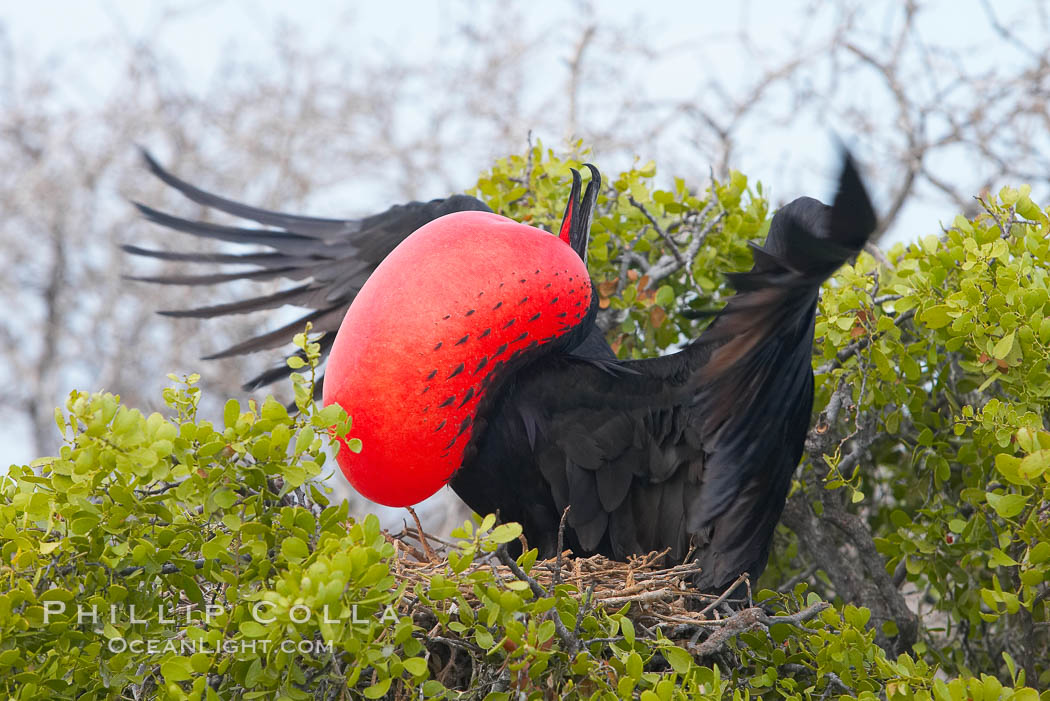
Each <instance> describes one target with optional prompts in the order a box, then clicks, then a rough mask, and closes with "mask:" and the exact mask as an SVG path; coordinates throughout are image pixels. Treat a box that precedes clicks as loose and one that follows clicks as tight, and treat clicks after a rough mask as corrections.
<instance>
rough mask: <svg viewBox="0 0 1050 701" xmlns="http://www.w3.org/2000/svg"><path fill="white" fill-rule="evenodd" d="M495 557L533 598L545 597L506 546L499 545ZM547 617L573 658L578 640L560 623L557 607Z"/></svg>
mask: <svg viewBox="0 0 1050 701" xmlns="http://www.w3.org/2000/svg"><path fill="white" fill-rule="evenodd" d="M496 557H497V558H499V561H500V562H502V563H503V564H504V565H506V566H507V567H508V568H509V569H510V571H511V572H513V573H514V576H515V577H517V578H518V579H520V580H521V581H523V582H525V583H526V584H528V585H529V589H531V590H532V595H533V596H535V597H536V598H537V599H543V598H546V597H547V592H546V590H544V588H543V587H541V586H540V583H539V582H537V581H536V580H535V579H533V578H532V577H530V576H529V575H528V573H526V572H525V570H523V569H521V567H520V566H519V565H518V563H517V561H516V560H515V559H514V558H513V557H511V556H510V553H508V552H507V546H506V545H505V544H501V545H500V546H499V547H498V548H497V549H496ZM547 617H548V618H549V619H550V620H552V621H554V629H555V630H556V631H557V632H558V637H559V638H561V641H562V642H563V643H565V646H566V648H567V649H568V651H569V656H570V657H575V656H576V653H577V652H579V650H580V639H579V638H578V637H576V635H575V634H574V633H571V632H569V629H568V628H566V627H565V624H564V623H562V620H561V615H560V614H559V613H558V607H557V606H554V607H552V608H551V610H550V611H549V612H548V615H547Z"/></svg>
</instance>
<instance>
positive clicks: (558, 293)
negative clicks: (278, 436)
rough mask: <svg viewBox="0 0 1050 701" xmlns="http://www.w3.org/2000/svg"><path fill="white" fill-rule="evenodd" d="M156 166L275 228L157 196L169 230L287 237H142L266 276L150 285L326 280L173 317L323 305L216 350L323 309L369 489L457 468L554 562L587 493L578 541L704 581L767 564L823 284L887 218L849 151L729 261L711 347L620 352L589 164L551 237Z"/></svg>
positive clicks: (403, 486)
mask: <svg viewBox="0 0 1050 701" xmlns="http://www.w3.org/2000/svg"><path fill="white" fill-rule="evenodd" d="M147 163H148V164H149V167H150V168H151V170H152V171H153V172H154V173H155V174H156V175H157V176H158V177H160V178H161V179H162V180H164V181H165V182H166V183H168V184H169V185H172V186H173V187H175V188H176V189H178V190H179V191H180V192H182V193H183V194H185V195H186V196H188V197H189V198H190V199H192V200H194V201H196V202H198V203H200V204H204V205H207V206H212V207H215V208H217V209H220V210H222V211H225V212H227V213H230V214H234V215H236V216H239V217H242V218H246V219H251V220H253V221H256V222H258V223H261V224H264V225H267V226H269V227H273V228H271V229H268V230H261V229H254V228H249V229H244V228H238V227H229V226H219V225H214V224H207V223H202V222H193V221H188V220H184V219H179V218H176V217H172V216H170V215H167V214H163V213H161V212H158V211H156V210H154V209H152V208H149V207H145V206H142V205H139V207H140V209H141V210H142V212H143V213H144V214H145V215H146V216H147V217H148V218H149V219H151V220H153V221H155V222H157V223H160V224H163V225H165V226H169V227H171V228H175V229H178V230H180V231H185V232H187V233H192V234H195V235H199V236H206V237H211V238H219V239H222V240H227V241H235V242H239V243H254V244H263V245H265V246H268V247H269V248H271V249H272V252H269V253H262V254H246V255H243V256H242V255H227V254H197V253H168V252H162V251H146V250H143V249H140V248H136V247H130V246H129V247H126V248H127V250H128V251H129V252H131V253H135V254H139V255H150V256H154V257H159V258H165V259H173V260H183V261H191V262H218V263H229V262H239V263H251V264H254V265H256V266H257V268H258V269H257V270H255V271H251V272H247V273H228V274H220V275H206V276H169V277H161V278H144V279H148V280H150V281H153V282H164V283H180V284H203V283H213V282H222V281H226V280H231V279H238V278H249V279H269V278H275V277H286V278H292V279H296V280H307V282H304V283H303V284H302V285H299V286H297V287H293V288H291V289H289V290H286V291H283V292H279V293H276V294H273V295H269V296H266V297H260V298H256V299H250V300H244V301H241V302H235V303H232V304H224V305H218V306H214V307H205V308H201V309H195V310H188V311H182V312H167V313H169V314H177V315H183V316H215V315H220V314H229V313H238V312H245V311H254V310H256V309H265V308H271V307H276V306H279V305H281V304H295V305H299V306H304V307H307V308H310V309H312V311H311V313H310V314H308V315H307V316H306V317H304V318H303V319H301V320H298V321H297V322H293V323H292V324H289V325H287V326H285V327H282V328H281V329H278V330H277V331H274V332H271V333H269V334H265V335H263V336H260V337H258V338H256V339H252V340H250V341H247V342H245V343H242V344H239V345H237V346H234V347H233V348H230V349H227V350H226V351H223V352H221V353H219V354H216V355H215V356H212V357H222V356H226V355H233V354H236V353H243V352H249V351H253V350H258V349H261V348H268V347H273V346H275V345H278V344H280V343H282V342H284V341H286V340H287V339H288V338H290V336H291V335H292V334H294V333H296V332H298V331H299V330H300V328H301V325H302V324H303V323H304V322H305V321H306V320H312V321H314V323H315V326H316V327H317V328H320V329H321V330H322V331H326V332H328V333H326V335H325V337H324V339H322V349H323V350H324V351H325V352H328V351H329V350H330V351H331V352H330V357H329V360H328V366H327V369H326V377H325V382H324V400H325V403H326V404H327V403H331V402H338V403H339V404H341V405H342V406H343V407H344V408H346V409H347V411H348V412H349V413H350V414H351V415H352V416H353V417H354V431H353V432H354V435H355V437H358V438H362V440H363V441H364V445H365V449H364V450H363V451H362V452H361V453H360V455H354V454H351V453H350V452H349V451H348V450H346V449H345V448H344V449H343V450H341V451H340V453H339V461H340V464H341V466H342V468H343V471H344V473H345V474H346V475H347V477H348V479H349V480H350V481H351V483H352V484H354V486H355V487H357V488H358V490H359V491H361V492H362V493H363V494H364V495H365V496H368V497H370V498H372V499H373V500H375V501H379V502H381V503H385V504H388V505H410V504H413V503H416V502H417V501H420V500H422V499H424V498H426V497H427V496H429V495H431V494H433V493H434V492H435V491H437V489H439V488H440V487H441V486H442V485H443V484H445V483H446V482H447V483H448V484H449V485H450V486H451V487H452V488H453V490H454V491H455V492H456V493H457V494H458V495H459V496H460V497H461V498H462V499H463V500H464V501H465V502H466V503H467V505H468V506H470V507H471V508H472V509H474V510H475V511H478V512H480V513H489V512H497V511H498V512H499V514H500V516H501V518H502V519H504V520H508V521H518V522H520V523H521V524H522V526H523V529H524V533H525V536H526V538H527V540H528V542H529V543H530V545H532V546H536V547H538V548H539V550H540V552H541V554H543V555H550V554H552V553H553V551H554V550H555V549H556V543H557V533H558V526H559V522H560V519H561V516H562V513H563V511H564V509H565V507H567V506H568V507H571V508H570V509H569V512H568V520H567V528H566V533H565V535H566V538H567V540H568V543H567V544H568V545H569V546H570V547H572V548H573V550H574V551H575V552H577V553H579V554H589V553H595V552H597V553H602V554H605V555H607V556H610V557H613V558H617V559H624V558H626V557H627V556H629V555H632V554H637V553H646V552H650V551H653V550H663V549H665V548H670V552H669V559H670V560H671V561H673V562H680V561H682V560H683V559H684V558H685V557H687V556H688V555H689V553H693V555H692V556H693V557H695V558H696V559H698V560H699V561H700V564H701V574H700V576H699V577H698V579H697V580H696V583H697V585H698V586H700V587H702V588H721V587H725V586H726V585H728V584H729V583H731V582H732V581H733V580H734V579H735V578H736V577H737V576H738V575H739V574H740V573H742V572H749V573H750V574H751V575H752V576H753V577H757V576H758V575H759V574H760V573H761V571H762V570H763V568H764V567H765V564H766V560H767V558H768V553H769V546H770V542H771V540H772V536H773V531H774V529H775V526H776V523H777V521H778V520H779V517H780V513H781V511H782V509H783V506H784V502H785V499H786V497H787V492H788V489H789V487H790V483H791V476H792V474H793V472H794V469H795V467H796V466H797V465H798V463H799V460H800V458H801V455H802V449H803V443H804V440H805V435H806V432H807V430H808V426H809V420H810V413H811V408H812V401H813V372H812V369H811V364H810V358H811V354H812V346H813V333H814V322H815V315H816V306H817V298H818V294H819V290H820V286H821V284H822V283H823V281H824V280H826V279H827V278H828V277H829V276H830V275H831V274H833V273H834V271H835V270H836V269H837V268H838V267H839V266H840V265H842V264H843V263H844V262H845V261H846V260H848V259H849V258H850V257H851V256H853V255H855V254H856V253H857V252H859V251H860V249H861V248H862V247H863V245H864V244H865V242H866V241H867V238H868V235H869V234H870V232H871V231H872V230H873V229H874V227H875V215H874V212H873V210H872V207H871V204H870V201H869V199H868V196H867V194H866V192H865V189H864V187H863V184H862V182H861V180H860V177H859V175H858V173H857V171H856V168H855V166H854V164H853V162H852V159H850V157H849V156H848V155H847V156H846V157H845V159H844V164H843V168H842V175H841V177H840V180H839V188H838V192H837V194H836V196H835V200H834V203H833V205H832V206H830V207H829V206H826V205H824V204H821V203H820V202H818V201H817V200H814V199H812V198H805V197H804V198H799V199H796V200H794V201H793V202H791V203H789V204H788V205H786V206H784V207H782V208H781V209H780V210H779V211H778V212H777V214H776V215H775V216H774V218H773V220H772V222H771V224H770V229H769V234H768V237H767V239H766V242H765V244H764V245H763V246H753V251H754V258H755V260H754V265H753V267H752V269H751V271H749V272H746V273H738V274H734V275H731V276H730V279H731V282H732V283H733V285H734V286H735V288H736V290H737V294H736V295H735V296H734V297H733V298H731V299H730V301H729V303H728V304H727V306H726V307H725V309H723V310H722V311H721V312H720V313H719V314H718V315H717V316H716V318H715V319H714V320H713V321H712V323H711V325H710V326H709V327H708V329H707V330H706V331H705V332H704V333H702V334H701V336H700V337H699V338H698V339H696V340H695V341H693V342H692V343H690V344H688V345H687V346H686V347H685V348H684V349H682V350H681V351H679V352H677V353H674V354H671V355H667V356H664V357H660V358H653V359H647V360H636V361H616V360H615V359H614V356H613V355H612V353H611V351H610V350H609V348H608V346H607V345H606V344H605V342H604V339H602V338H601V334H600V333H599V332H598V329H597V327H596V326H595V324H594V315H595V311H596V307H597V299H596V296H595V295H594V294H593V287H592V285H591V281H590V279H589V276H588V275H587V270H586V265H585V255H586V250H587V235H588V231H589V228H590V220H591V213H592V210H593V206H594V203H595V200H596V198H597V194H598V190H599V184H600V178H599V177H598V175H597V171H595V170H594V169H593V168H592V179H591V182H590V184H589V185H588V188H587V193H586V195H585V196H584V197H583V198H582V201H581V200H580V180H579V177H578V176H577V175H576V174H575V173H574V176H575V182H574V187H573V192H572V194H571V195H570V200H569V204H568V207H567V209H566V216H565V220H564V222H563V224H562V228H561V232H560V233H561V235H560V236H559V237H555V236H551V235H549V234H547V233H546V232H543V231H541V230H538V229H534V228H532V227H528V226H525V225H522V224H518V223H516V222H513V221H511V220H509V219H506V218H504V217H500V216H499V215H496V214H492V213H491V212H489V211H487V207H485V205H484V204H483V203H481V202H480V201H478V200H476V199H473V198H469V197H465V196H462V195H459V196H454V197H451V198H448V199H446V200H434V201H431V202H428V203H410V204H408V205H401V206H398V207H394V208H392V209H390V210H388V211H387V212H385V213H383V214H379V215H375V216H373V217H368V218H364V219H358V220H332V219H315V218H311V217H298V216H291V215H286V214H280V213H276V212H269V211H265V210H259V209H256V208H252V207H246V206H244V205H241V204H238V203H235V202H232V201H230V200H226V199H222V198H219V197H216V196H214V195H211V194H209V193H205V192H203V191H201V190H198V189H197V188H194V187H192V186H190V185H189V184H187V183H185V182H183V181H181V180H179V179H177V178H176V177H174V176H173V175H171V174H169V173H167V172H166V171H164V170H163V169H161V167H160V166H159V165H158V164H157V163H156V162H155V161H153V160H152V159H149V158H148V156H147ZM420 225H422V226H420ZM413 232H414V233H413ZM348 305H349V310H347V306H348ZM344 315H345V318H344ZM340 318H343V321H342V325H341V327H340V330H339V333H338V334H337V335H336V334H333V333H331V332H332V331H333V330H334V329H335V327H336V325H337V324H338V323H339V319H340ZM333 336H335V338H334V339H333V338H332V337H333ZM284 372H286V371H271V372H269V373H265V374H263V375H262V376H260V377H258V378H255V379H254V380H252V381H251V382H250V383H249V384H248V385H247V386H248V387H255V386H258V385H261V384H264V383H266V382H269V381H272V380H274V379H276V378H277V377H279V376H280V375H281V374H283V373H284Z"/></svg>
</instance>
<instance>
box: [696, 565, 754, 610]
mask: <svg viewBox="0 0 1050 701" xmlns="http://www.w3.org/2000/svg"><path fill="white" fill-rule="evenodd" d="M747 578H748V573H747V572H744V573H743V574H742V575H740V576H739V577H737V578H736V581H735V582H733V583H732V584H731V585H729V587H728V588H727V589H726V590H725V591H724V592H722V595H721V596H719V597H718V598H717V599H715V600H714V601H712V602H711V603H710V604H708V605H707V607H706V608H705V609H704V610H703V611H701V612H700V615H701V616H704V615H706V614H707V612H708V611H710V610H711V609H713V608H716V607H717V606H718V605H719V604H721V603H722V602H723V601H725V600H726V599H728V598H729V595H730V594H732V593H733V592H734V591H736V588H737V587H738V586H740V583H741V582H743V581H744V580H746V579H747Z"/></svg>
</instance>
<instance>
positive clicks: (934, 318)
mask: <svg viewBox="0 0 1050 701" xmlns="http://www.w3.org/2000/svg"><path fill="white" fill-rule="evenodd" d="M950 309H951V308H950V307H949V306H948V305H947V304H938V305H936V306H933V307H930V308H929V309H927V310H926V311H924V312H923V313H922V318H921V319H920V321H922V322H923V323H924V324H926V325H927V326H928V327H930V328H931V329H939V328H942V327H944V326H947V325H948V324H950V323H951V322H952V318H951V317H950V316H948V312H949V311H950Z"/></svg>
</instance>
